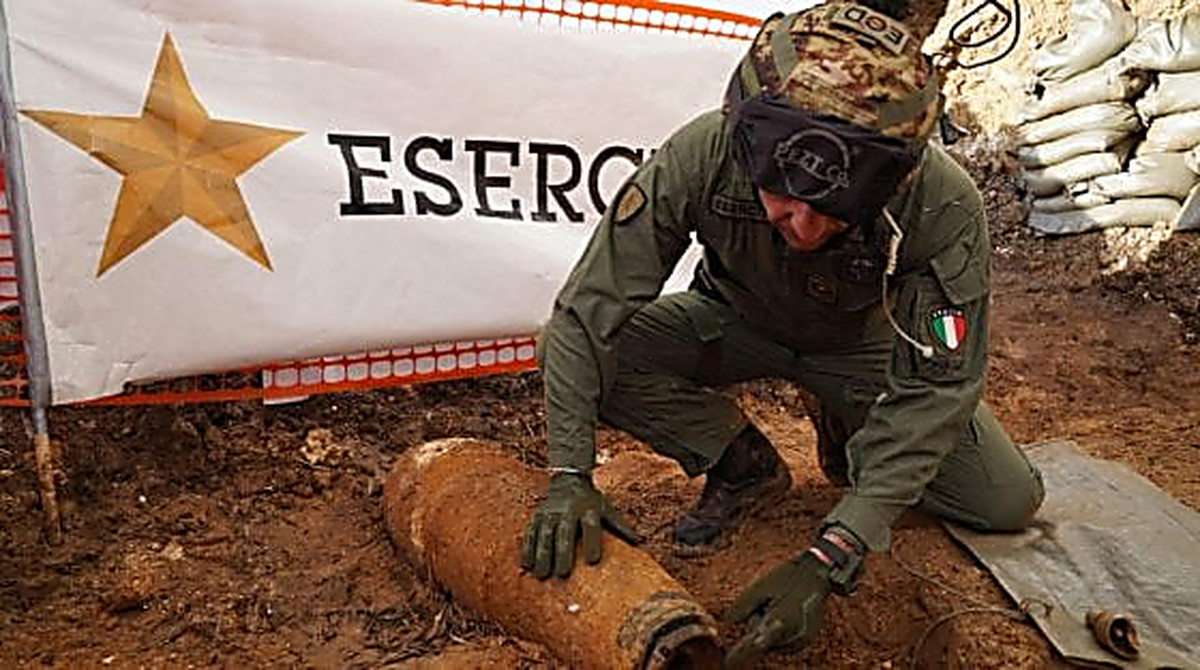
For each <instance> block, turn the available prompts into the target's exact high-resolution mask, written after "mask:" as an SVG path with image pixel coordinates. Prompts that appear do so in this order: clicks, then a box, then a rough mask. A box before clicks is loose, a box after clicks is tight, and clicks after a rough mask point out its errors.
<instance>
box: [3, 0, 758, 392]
mask: <svg viewBox="0 0 1200 670" xmlns="http://www.w3.org/2000/svg"><path fill="white" fill-rule="evenodd" d="M420 1H421V2H427V3H430V4H438V5H448V6H455V7H461V8H463V9H465V10H466V11H467V12H468V13H473V14H481V15H483V16H493V15H499V16H511V17H515V18H519V19H521V20H524V21H536V22H538V23H547V24H553V25H558V26H561V27H563V28H567V29H580V30H591V29H595V30H614V31H619V30H629V31H634V32H640V31H645V32H649V33H655V32H666V33H685V34H690V35H700V36H711V37H716V38H725V39H739V40H747V39H750V38H751V37H753V35H754V32H755V31H756V30H757V27H758V24H759V20H758V19H755V18H752V17H748V16H744V15H741V14H734V13H731V12H724V11H720V10H714V9H704V8H700V7H689V6H687V5H681V4H674V3H666V2H653V1H652V0H618V1H615V2H578V1H576V0H566V1H563V0H420ZM3 188H4V186H3V180H2V179H0V197H3V196H4V193H3ZM0 202H2V203H3V206H2V207H0V406H17V407H24V406H28V405H29V402H30V401H29V378H28V374H27V371H26V368H25V361H26V358H25V348H24V343H23V340H22V335H21V316H20V309H19V305H18V299H19V292H20V286H19V282H18V280H17V274H16V258H15V257H16V251H15V244H14V240H13V236H12V231H11V228H10V224H9V216H8V207H7V200H6V199H5V200H2V201H0ZM534 358H535V356H534V340H533V338H532V337H531V336H521V337H515V338H510V339H497V340H480V341H466V342H446V343H437V344H425V345H420V346H410V347H401V348H394V349H387V350H381V351H371V352H364V353H356V354H347V355H342V356H326V357H322V358H314V359H308V360H303V361H289V362H283V363H276V364H271V365H266V366H262V367H254V368H247V369H244V370H235V371H231V372H225V373H218V374H204V375H196V376H192V377H180V378H175V379H169V380H162V381H156V382H147V383H137V384H129V385H127V388H126V390H125V392H124V393H122V394H120V395H116V396H110V397H107V398H102V399H100V400H95V401H91V404H109V405H112V404H122V405H130V404H159V403H182V402H206V401H223V400H239V399H263V400H273V399H277V400H282V399H290V398H297V397H303V396H307V395H312V394H317V393H332V392H338V391H351V390H366V389H372V388H384V387H388V386H397V385H402V384H414V383H418V382H427V381H436V380H447V379H459V378H464V377H473V376H481V375H487V374H499V373H510V372H520V371H525V370H530V369H533V368H534V367H535V365H536V363H535V360H534Z"/></svg>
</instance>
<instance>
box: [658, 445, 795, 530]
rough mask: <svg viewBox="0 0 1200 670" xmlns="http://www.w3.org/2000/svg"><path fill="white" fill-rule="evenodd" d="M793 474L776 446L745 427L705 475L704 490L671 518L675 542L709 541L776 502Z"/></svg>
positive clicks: (786, 487) (788, 485) (789, 485)
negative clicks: (673, 522) (681, 513)
mask: <svg viewBox="0 0 1200 670" xmlns="http://www.w3.org/2000/svg"><path fill="white" fill-rule="evenodd" d="M791 485H792V475H791V473H789V472H788V469H787V465H785V464H784V462H783V459H781V458H780V457H779V454H778V453H777V452H776V451H775V447H773V446H771V443H770V442H769V441H768V440H767V438H766V436H765V435H763V434H762V433H761V432H759V430H758V429H757V428H755V427H754V426H753V425H749V426H746V429H745V430H743V431H742V432H741V433H740V434H738V436H737V437H736V438H734V440H733V442H731V443H730V444H729V446H728V447H726V448H725V453H724V454H722V455H721V458H720V460H718V461H717V462H716V463H715V464H714V465H713V466H712V467H711V468H709V470H708V473H707V474H706V478H705V482H704V491H703V492H702V493H701V494H700V500H699V502H697V503H696V506H695V507H693V508H692V509H690V510H688V511H687V512H684V513H683V515H682V516H680V517H679V519H678V520H676V522H675V531H674V539H675V543H676V544H678V545H683V546H687V547H697V546H700V545H708V544H712V543H713V542H715V541H716V539H717V538H718V537H719V536H720V535H721V533H722V532H724V531H726V530H728V529H730V528H732V527H733V526H735V525H737V523H738V522H740V521H741V520H742V519H743V518H745V517H746V516H748V515H749V514H752V513H753V512H755V511H757V510H759V509H761V508H763V507H764V506H766V505H769V504H771V503H773V502H775V501H776V500H778V499H779V498H780V497H781V496H782V495H783V494H784V493H785V492H786V491H787V490H788V488H790V487H791Z"/></svg>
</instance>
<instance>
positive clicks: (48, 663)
mask: <svg viewBox="0 0 1200 670" xmlns="http://www.w3.org/2000/svg"><path fill="white" fill-rule="evenodd" d="M1056 1H1057V0H1050V1H1049V2H1047V3H1046V4H1047V5H1051V4H1055V2H1056ZM952 4H953V3H952ZM1023 4H1026V3H1023ZM1142 4H1147V3H1145V2H1143V3H1142ZM1165 4H1170V5H1171V6H1172V7H1174V6H1177V5H1178V3H1165ZM1058 6H1059V9H1060V10H1061V7H1062V3H1058ZM1036 26H1037V24H1036V22H1034V29H1036ZM978 127H980V128H983V129H985V130H986V124H984V125H982V126H978ZM1005 148H1006V146H1005V145H1004V143H1003V138H1002V135H999V134H990V135H988V136H982V135H981V136H978V137H974V138H971V139H969V140H967V141H965V142H964V143H961V144H960V145H958V146H957V147H956V148H955V151H956V153H957V154H958V156H959V157H960V160H961V161H962V162H963V163H964V164H965V165H966V166H967V167H968V168H969V169H970V170H971V172H972V174H973V176H974V177H975V178H976V180H977V181H978V182H979V184H980V188H981V191H982V192H983V194H984V196H985V199H986V201H987V203H988V209H989V215H990V218H991V226H992V242H993V246H994V248H995V254H994V263H995V271H994V304H995V309H994V317H993V324H992V333H991V346H992V349H991V359H990V360H991V365H990V370H989V384H988V390H987V399H988V401H989V402H990V403H991V404H992V406H993V407H994V408H995V410H996V412H997V414H998V416H999V417H1000V419H1001V420H1002V422H1003V423H1004V424H1005V425H1006V426H1007V427H1008V429H1009V431H1010V433H1011V434H1012V435H1013V437H1014V438H1015V439H1017V440H1018V441H1020V442H1023V443H1031V442H1037V441H1042V440H1048V439H1052V438H1067V439H1071V440H1074V441H1076V442H1077V443H1079V444H1080V445H1082V447H1083V448H1084V449H1085V450H1086V451H1088V452H1090V453H1092V454H1094V455H1096V456H1100V457H1104V458H1110V459H1114V460H1117V461H1121V462H1123V463H1126V464H1127V465H1129V466H1130V467H1131V468H1133V469H1134V470H1135V471H1137V472H1139V473H1141V474H1142V475H1144V476H1146V477H1148V478H1149V479H1150V480H1152V481H1153V482H1154V483H1155V484H1157V485H1158V486H1160V487H1162V488H1163V489H1164V490H1165V491H1166V492H1167V493H1169V494H1170V495H1173V496H1175V497H1177V498H1178V499H1180V500H1182V501H1183V502H1184V503H1185V504H1187V505H1189V506H1191V507H1192V508H1196V509H1200V234H1198V233H1189V234H1180V235H1176V236H1168V235H1165V234H1164V233H1163V231H1153V230H1145V229H1143V230H1134V231H1109V232H1105V233H1090V234H1086V235H1081V236H1075V237H1069V238H1062V239H1045V238H1036V237H1034V236H1032V235H1031V234H1030V233H1029V231H1028V230H1027V229H1026V228H1025V227H1024V223H1023V222H1024V217H1025V211H1024V206H1023V205H1022V203H1021V198H1020V185H1019V183H1018V181H1017V177H1016V174H1015V166H1014V164H1013V162H1012V160H1011V159H1010V158H1009V157H1008V156H1007V155H1006V153H1005V151H1004V149H1005ZM735 392H736V393H738V395H739V398H740V399H741V400H742V402H743V403H744V405H745V407H746V409H747V410H748V411H749V412H750V414H751V415H752V416H753V417H754V420H755V421H756V422H757V423H758V424H759V425H760V426H761V427H762V428H763V429H764V431H765V432H766V433H767V434H768V436H769V437H771V438H772V440H773V441H774V442H775V443H776V445H778V446H779V447H780V449H781V450H782V451H783V453H784V455H785V458H786V460H787V461H788V463H789V465H790V467H791V468H792V473H793V477H794V480H795V485H794V487H793V489H792V491H791V493H790V495H789V496H788V498H787V499H786V501H785V502H784V503H783V504H781V505H780V506H778V507H776V508H774V509H772V510H770V511H768V512H765V513H763V514H760V515H758V516H757V517H755V518H753V519H751V520H750V521H749V522H748V523H747V524H745V526H744V527H742V528H741V529H739V531H737V533H736V534H735V535H734V536H733V537H732V538H731V539H730V541H729V542H728V543H726V544H725V545H724V546H723V547H722V548H721V550H720V551H717V552H715V553H713V554H710V555H707V556H703V557H698V558H682V557H678V556H675V555H673V554H672V552H671V551H670V548H669V546H668V543H667V541H666V534H667V529H668V528H669V525H670V522H671V520H672V519H673V518H674V516H675V515H677V514H678V513H679V512H680V511H682V509H683V508H685V507H686V506H688V505H689V504H690V503H691V501H692V500H693V499H694V497H695V496H696V495H697V494H698V492H699V489H700V486H701V482H700V481H699V480H695V481H689V480H687V479H686V478H685V476H684V475H683V474H682V472H681V471H680V470H679V469H678V468H677V467H676V466H675V465H674V464H673V463H671V462H669V461H666V460H664V459H662V458H659V457H657V456H654V455H653V454H652V453H651V452H650V451H649V449H648V448H647V447H645V446H644V445H642V444H640V443H637V442H635V441H633V440H632V439H631V438H629V437H628V436H626V435H623V434H620V433H617V432H614V431H610V430H602V431H601V434H600V437H599V445H600V451H601V459H602V462H603V465H602V467H601V468H600V470H599V472H598V481H599V483H600V484H601V486H602V487H603V488H604V489H605V490H606V491H607V492H608V493H609V495H610V497H611V498H612V499H613V500H614V502H615V503H616V505H617V506H618V507H619V508H620V509H621V510H622V511H623V512H624V513H625V514H626V516H627V518H629V519H631V520H633V521H634V523H635V526H636V528H637V530H638V531H639V532H640V533H641V534H642V535H643V536H644V537H646V538H648V539H647V542H646V544H645V548H646V549H647V550H648V551H649V552H651V554H652V555H653V556H654V557H655V558H656V559H658V560H659V561H660V562H661V563H662V564H663V565H664V567H665V568H666V569H667V570H668V571H669V572H670V573H671V574H672V575H673V576H675V577H676V578H677V579H678V580H679V581H680V582H682V583H683V585H684V586H686V588H687V589H688V590H689V591H690V592H691V593H692V594H693V595H694V596H695V597H696V598H697V599H698V600H699V601H700V602H701V603H702V604H703V605H705V606H706V607H707V608H709V610H710V611H712V612H713V613H715V614H718V615H719V614H720V613H721V612H722V611H723V610H724V609H725V608H726V607H727V606H728V605H729V603H730V602H731V601H732V600H733V598H734V597H735V596H736V594H737V593H738V591H739V590H740V589H741V588H742V587H744V586H745V585H746V584H747V583H748V582H749V581H750V580H752V579H753V578H754V576H755V575H756V574H758V573H759V572H761V571H762V570H764V569H766V568H768V567H769V566H771V565H773V564H774V563H776V562H777V561H780V560H782V559H784V558H786V557H788V556H790V555H792V554H793V553H795V552H796V551H798V550H800V549H802V548H803V547H804V546H806V542H807V540H808V538H809V537H810V535H811V532H812V530H813V529H814V528H815V526H816V525H817V524H818V523H819V521H820V519H821V518H822V516H823V515H824V513H825V512H826V511H827V510H828V509H829V508H830V507H831V506H832V505H833V504H834V503H835V502H836V501H837V499H838V497H839V495H840V492H839V490H837V489H835V488H834V487H833V486H832V485H830V484H829V483H827V482H826V481H825V480H824V479H823V478H822V476H821V475H820V472H819V469H818V467H817V465H816V459H815V455H814V453H813V448H814V438H813V433H812V430H811V428H810V427H809V425H808V422H807V419H806V418H804V416H803V410H802V408H801V406H800V403H799V401H798V397H797V392H796V389H794V388H792V387H790V386H789V385H787V384H783V383H778V382H762V383H754V384H749V385H745V386H743V387H741V388H739V389H735ZM543 421H544V405H543V401H542V399H541V381H540V378H539V376H538V375H537V374H536V373H528V374H524V375H517V376H506V377H494V378H483V379H476V380H468V381H460V382H453V383H442V384H429V385H424V386H418V387H411V388H396V389H389V390H381V391H374V392H367V393H355V394H339V395H329V396H322V397H315V398H312V399H309V400H307V401H304V402H300V403H295V404H287V405H275V406H263V405H262V404H259V403H250V402H241V403H219V404H209V405H190V406H180V407H140V408H128V407H110V408H60V409H55V410H54V411H52V412H51V427H52V433H53V435H54V436H55V438H56V446H57V448H58V453H59V459H60V466H61V467H60V469H61V477H60V481H59V495H60V502H61V504H62V506H63V512H64V521H65V524H66V536H65V542H64V543H63V544H62V545H61V546H57V547H50V546H48V545H46V544H45V543H44V542H43V540H42V536H41V526H40V521H41V510H40V507H39V505H38V499H37V494H36V482H35V475H34V467H33V454H32V449H31V447H30V444H31V441H30V437H29V434H30V426H29V422H28V419H27V415H26V413H25V412H23V411H18V410H11V409H0V519H2V520H3V521H2V522H0V630H2V631H3V633H4V634H3V635H2V636H0V666H3V667H49V668H92V667H111V668H142V667H147V668H159V667H181V668H183V667H238V668H242V667H317V668H379V667H394V668H558V667H563V666H562V664H560V663H556V661H555V660H554V659H553V658H552V657H551V655H550V654H549V653H548V652H547V651H546V650H545V649H543V648H541V647H539V646H537V645H535V644H532V643H529V642H525V641H522V640H521V639H520V638H519V637H517V636H516V635H515V634H517V633H519V631H504V630H501V629H500V628H498V627H497V626H496V625H494V624H492V623H489V622H488V621H486V620H485V619H483V618H481V617H479V616H478V615H476V614H474V613H472V612H468V611H464V610H463V609H461V608H460V607H458V606H457V605H456V604H455V602H454V600H453V599H452V598H451V597H449V596H448V595H447V594H445V593H442V592H440V591H439V590H438V589H437V588H436V587H435V586H434V585H432V584H430V583H428V582H427V581H425V580H424V579H423V578H421V577H420V576H419V575H418V574H416V573H415V571H414V570H413V569H412V568H411V567H409V566H408V564H407V563H406V562H405V561H404V560H403V559H402V558H401V557H400V556H398V555H397V553H396V551H395V549H394V548H393V546H392V544H391V542H390V540H389V539H388V537H387V535H386V532H385V530H384V525H383V522H382V516H381V514H382V513H381V507H380V502H381V497H380V495H379V493H380V482H381V480H382V477H383V475H384V473H385V472H386V471H387V469H388V466H389V464H390V463H391V462H392V461H393V460H394V459H395V458H396V456H397V455H398V454H401V453H403V452H404V451H405V450H407V449H410V448H412V447H413V446H415V445H418V444H421V443H422V442H425V441H427V440H431V439H435V438H440V437H447V436H470V437H478V438H483V439H488V440H493V441H496V442H499V443H500V444H502V445H504V446H505V447H506V448H508V449H511V450H512V452H513V453H514V454H516V455H517V456H518V457H519V458H521V459H522V460H523V461H525V462H527V463H529V464H531V465H534V466H539V465H543V464H544V462H545V447H546V445H545V438H544V432H543ZM514 569H516V568H515V567H514ZM978 601H983V602H984V603H986V604H987V605H988V606H992V607H995V608H1003V609H1012V608H1013V607H1014V605H1013V603H1012V602H1010V601H1009V600H1008V598H1007V597H1006V596H1005V595H1004V594H1003V592H1002V591H1001V590H1000V589H999V588H998V587H997V586H996V584H995V582H994V581H993V580H992V578H991V577H990V575H989V574H988V573H987V572H986V571H984V570H983V569H982V568H981V567H980V566H979V565H978V564H977V563H976V562H975V561H974V560H973V559H972V558H970V557H969V556H968V554H967V553H966V552H965V551H964V550H963V549H961V548H960V547H959V546H958V545H956V544H955V543H954V542H953V541H952V540H951V539H950V538H949V536H948V535H947V534H946V533H945V532H944V531H943V530H942V529H941V527H940V526H939V525H937V523H936V522H935V521H933V520H931V519H929V518H926V517H924V516H921V515H920V514H917V513H912V514H910V515H908V516H906V517H904V518H902V520H901V522H900V524H899V526H898V528H897V530H896V533H895V543H894V547H893V549H892V551H891V552H890V553H887V554H881V555H874V556H872V557H870V559H869V561H868V567H867V576H866V578H865V579H864V580H863V582H862V584H861V587H860V589H859V592H858V593H857V594H856V595H854V596H853V597H851V598H833V599H831V602H830V608H829V611H828V613H827V617H826V622H825V628H824V630H823V633H822V635H821V638H820V639H819V641H818V642H817V643H816V644H815V645H813V646H812V647H810V648H808V649H805V650H803V651H801V652H797V653H792V654H785V653H777V654H774V655H772V656H770V657H768V659H766V661H765V663H764V667H770V668H793V667H816V668H834V669H842V668H846V669H849V668H876V669H887V668H896V669H899V668H972V669H974V668H1055V667H1063V663H1062V661H1061V660H1059V659H1057V658H1056V657H1055V655H1054V653H1053V651H1052V650H1051V648H1050V647H1049V646H1048V644H1047V643H1046V642H1045V640H1044V639H1043V638H1042V637H1041V635H1040V634H1039V633H1038V632H1037V631H1036V630H1035V629H1034V628H1033V627H1032V626H1031V625H1030V624H1028V623H1024V622H1020V621H1016V620H1014V619H1012V618H1009V617H1007V616H1005V615H1004V614H1002V613H997V612H977V611H965V612H964V611H963V610H966V609H968V608H977V607H978V604H979V603H978ZM737 633H738V631H737V630H736V629H730V630H727V631H724V633H723V635H724V640H723V641H724V642H726V643H729V642H732V641H733V640H734V639H736V636H737Z"/></svg>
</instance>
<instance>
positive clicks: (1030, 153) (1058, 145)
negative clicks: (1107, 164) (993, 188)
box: [1017, 129, 1129, 168]
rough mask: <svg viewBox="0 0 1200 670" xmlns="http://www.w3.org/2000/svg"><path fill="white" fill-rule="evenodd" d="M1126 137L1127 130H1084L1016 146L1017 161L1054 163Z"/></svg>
mask: <svg viewBox="0 0 1200 670" xmlns="http://www.w3.org/2000/svg"><path fill="white" fill-rule="evenodd" d="M1127 137H1129V132H1128V131H1125V130H1120V129H1109V130H1085V131H1083V132H1081V133H1075V134H1074V135H1067V136H1066V137H1060V138H1058V139H1057V140H1052V141H1050V142H1046V143H1044V144H1034V145H1030V146H1021V147H1017V162H1018V163H1020V164H1021V167H1024V168H1040V167H1046V166H1048V165H1055V164H1058V163H1061V162H1063V161H1065V160H1068V159H1071V158H1074V157H1076V156H1082V155H1084V154H1092V153H1096V152H1099V151H1107V150H1109V149H1111V148H1112V147H1114V146H1116V145H1118V144H1120V143H1121V141H1122V140H1124V139H1126V138H1127Z"/></svg>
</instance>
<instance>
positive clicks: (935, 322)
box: [929, 307, 967, 351]
mask: <svg viewBox="0 0 1200 670" xmlns="http://www.w3.org/2000/svg"><path fill="white" fill-rule="evenodd" d="M929 330H930V332H932V333H933V336H934V338H936V339H937V341H938V344H941V345H942V347H944V348H945V349H947V350H949V351H957V350H958V347H959V346H960V345H961V344H962V342H963V340H965V339H966V337H967V317H966V314H964V313H963V311H962V310H961V309H959V308H957V307H938V308H936V309H933V310H930V312H929Z"/></svg>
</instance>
